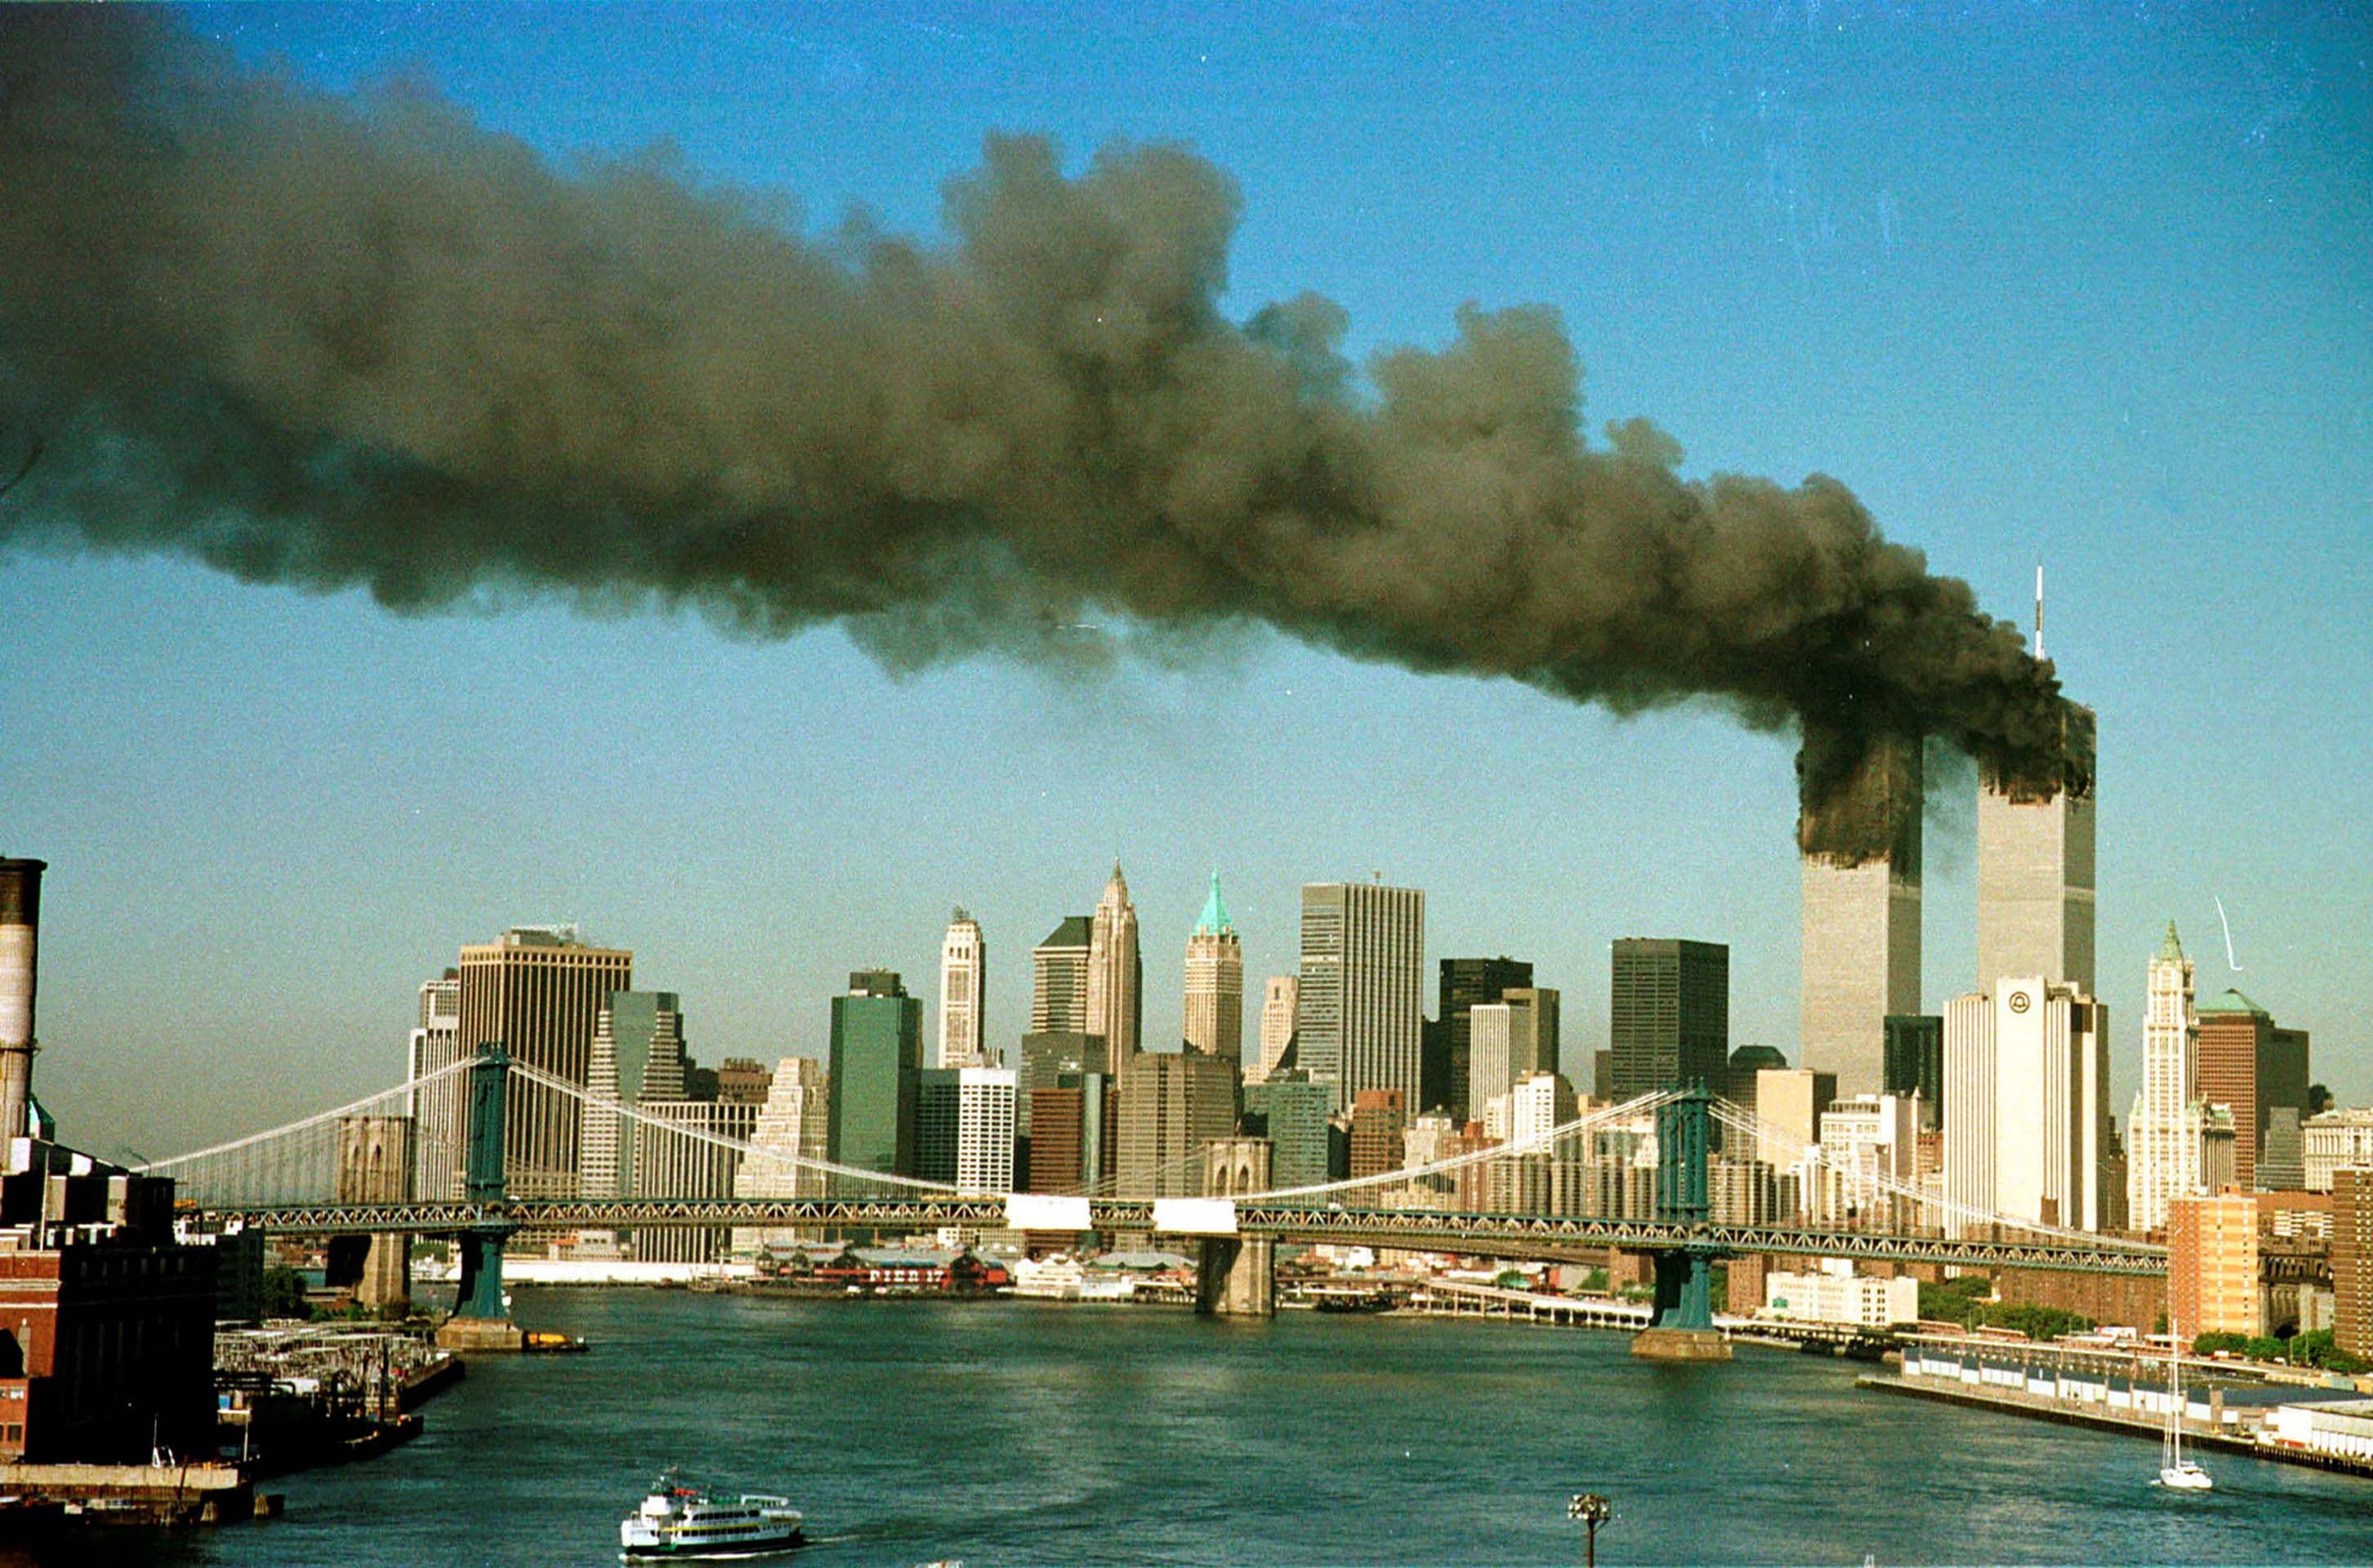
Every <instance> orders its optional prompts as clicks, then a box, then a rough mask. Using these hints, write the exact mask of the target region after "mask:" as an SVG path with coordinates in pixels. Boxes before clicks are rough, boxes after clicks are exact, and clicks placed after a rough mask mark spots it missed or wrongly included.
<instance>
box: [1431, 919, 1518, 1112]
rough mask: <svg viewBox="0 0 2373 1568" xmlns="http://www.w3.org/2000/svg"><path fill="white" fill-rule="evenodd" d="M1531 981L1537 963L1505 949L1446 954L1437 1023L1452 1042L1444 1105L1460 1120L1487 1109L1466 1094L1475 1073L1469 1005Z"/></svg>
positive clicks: (1437, 986) (1440, 978)
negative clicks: (1482, 954) (1486, 954)
mask: <svg viewBox="0 0 2373 1568" xmlns="http://www.w3.org/2000/svg"><path fill="white" fill-rule="evenodd" d="M1532 983H1533V966H1532V965H1531V964H1530V963H1528V962H1526V961H1525V960H1524V959H1522V958H1509V957H1508V956H1507V955H1506V954H1504V953H1503V954H1502V955H1501V956H1500V957H1498V958H1444V959H1443V960H1442V961H1441V963H1440V964H1439V965H1438V966H1437V968H1436V982H1435V1002H1436V1006H1435V1010H1434V1020H1435V1022H1434V1028H1437V1029H1439V1030H1441V1031H1442V1035H1443V1038H1444V1040H1446V1041H1448V1050H1447V1051H1445V1053H1444V1054H1445V1056H1446V1058H1447V1061H1446V1063H1445V1064H1444V1074H1445V1076H1444V1085H1445V1087H1446V1089H1447V1094H1448V1098H1446V1099H1445V1100H1444V1106H1443V1109H1446V1110H1448V1111H1449V1112H1450V1119H1451V1120H1452V1121H1455V1122H1457V1123H1459V1125H1461V1126H1465V1125H1466V1124H1467V1122H1468V1121H1472V1120H1475V1119H1477V1118H1479V1117H1480V1116H1481V1115H1482V1114H1483V1107H1482V1104H1481V1102H1480V1101H1477V1100H1471V1099H1469V1098H1467V1097H1468V1094H1469V1092H1470V1090H1469V1087H1468V1086H1469V1085H1470V1084H1471V1083H1472V1082H1473V1078H1474V1069H1473V1066H1472V1064H1471V1053H1472V1051H1473V1050H1474V1045H1473V1041H1472V1036H1471V1034H1470V1029H1471V1027H1472V1026H1471V1025H1470V1024H1469V1023H1468V1020H1467V1010H1468V1009H1469V1008H1472V1007H1474V1006H1475V1005H1477V1004H1479V1003H1484V1002H1497V1001H1499V1000H1500V998H1501V997H1502V996H1503V995H1505V994H1506V993H1507V992H1508V991H1509V990H1510V989H1511V988H1513V987H1515V986H1523V985H1530V984H1532ZM1420 1109H1432V1107H1430V1106H1425V1107H1420Z"/></svg>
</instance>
